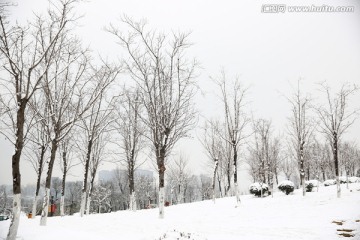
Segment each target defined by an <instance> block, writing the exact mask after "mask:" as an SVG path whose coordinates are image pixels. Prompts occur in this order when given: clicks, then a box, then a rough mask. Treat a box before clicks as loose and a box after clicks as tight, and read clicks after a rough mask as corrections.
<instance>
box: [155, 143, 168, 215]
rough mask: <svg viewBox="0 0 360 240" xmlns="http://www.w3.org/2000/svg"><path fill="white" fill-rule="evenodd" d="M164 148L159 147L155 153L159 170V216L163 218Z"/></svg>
mask: <svg viewBox="0 0 360 240" xmlns="http://www.w3.org/2000/svg"><path fill="white" fill-rule="evenodd" d="M165 151H166V150H165V148H164V147H163V148H161V149H159V150H158V151H156V152H157V153H158V155H157V165H158V171H159V218H160V219H163V218H164V216H165V213H164V207H165V170H166V168H165Z"/></svg>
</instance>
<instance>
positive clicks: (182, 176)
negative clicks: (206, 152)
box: [168, 153, 191, 204]
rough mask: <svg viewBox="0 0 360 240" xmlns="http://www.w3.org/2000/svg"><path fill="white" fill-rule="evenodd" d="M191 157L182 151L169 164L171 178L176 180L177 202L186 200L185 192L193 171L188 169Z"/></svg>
mask: <svg viewBox="0 0 360 240" xmlns="http://www.w3.org/2000/svg"><path fill="white" fill-rule="evenodd" d="M188 164H189V159H188V158H187V157H186V156H185V155H184V153H180V154H179V156H178V157H177V158H175V160H174V161H172V162H171V164H170V166H169V173H168V175H169V179H170V181H173V182H174V185H175V194H176V202H177V204H180V203H182V202H185V193H186V188H187V185H188V183H189V181H190V177H191V173H190V172H189V171H190V170H189V169H188Z"/></svg>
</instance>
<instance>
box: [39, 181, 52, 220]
mask: <svg viewBox="0 0 360 240" xmlns="http://www.w3.org/2000/svg"><path fill="white" fill-rule="evenodd" d="M49 201H50V188H48V187H46V188H45V196H44V200H43V205H42V211H41V219H40V226H46V222H47V216H48V213H49Z"/></svg>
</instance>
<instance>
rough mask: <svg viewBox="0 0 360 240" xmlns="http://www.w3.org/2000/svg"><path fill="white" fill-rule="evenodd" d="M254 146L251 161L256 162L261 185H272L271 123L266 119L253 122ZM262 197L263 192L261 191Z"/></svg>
mask: <svg viewBox="0 0 360 240" xmlns="http://www.w3.org/2000/svg"><path fill="white" fill-rule="evenodd" d="M253 132H254V134H253V136H254V146H253V147H251V148H250V155H251V157H250V159H251V160H252V161H255V162H256V164H255V166H257V172H258V174H257V176H258V180H257V181H259V183H260V185H261V186H262V184H266V183H267V184H270V182H269V181H270V175H271V172H270V141H271V137H272V136H271V121H270V120H266V119H257V120H255V119H254V120H253ZM261 197H262V191H261Z"/></svg>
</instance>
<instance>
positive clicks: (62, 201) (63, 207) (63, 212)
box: [60, 195, 65, 217]
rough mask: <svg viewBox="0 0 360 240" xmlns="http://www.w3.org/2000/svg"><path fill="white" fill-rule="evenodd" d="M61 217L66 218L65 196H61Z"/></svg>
mask: <svg viewBox="0 0 360 240" xmlns="http://www.w3.org/2000/svg"><path fill="white" fill-rule="evenodd" d="M60 216H62V217H63V216H65V196H64V195H61V199H60Z"/></svg>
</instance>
